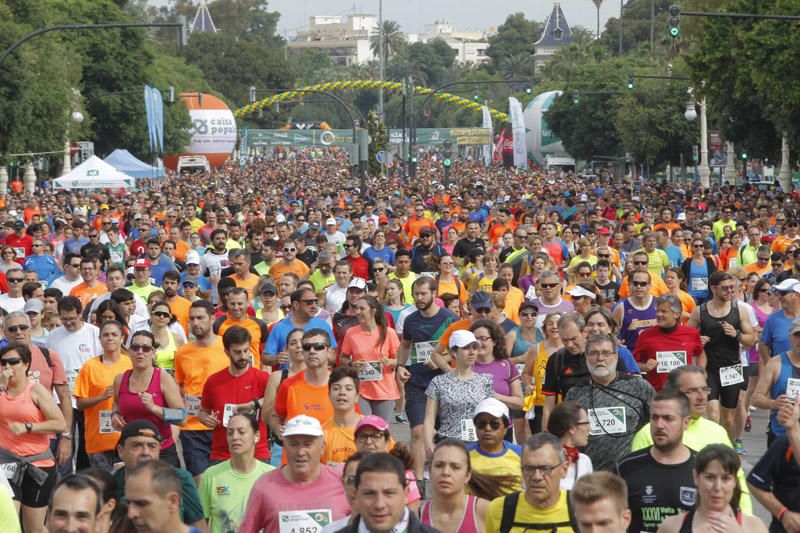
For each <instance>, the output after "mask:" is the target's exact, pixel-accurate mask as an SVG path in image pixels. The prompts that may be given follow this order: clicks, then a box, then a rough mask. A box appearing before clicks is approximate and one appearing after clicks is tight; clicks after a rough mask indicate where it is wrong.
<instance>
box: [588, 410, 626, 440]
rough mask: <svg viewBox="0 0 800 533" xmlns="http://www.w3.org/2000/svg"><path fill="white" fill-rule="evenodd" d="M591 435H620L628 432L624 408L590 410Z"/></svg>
mask: <svg viewBox="0 0 800 533" xmlns="http://www.w3.org/2000/svg"><path fill="white" fill-rule="evenodd" d="M588 413H589V428H590V429H589V435H595V436H597V435H606V434H611V435H619V434H624V433H627V432H628V426H627V421H626V416H625V408H624V407H597V408H595V409H589V410H588Z"/></svg>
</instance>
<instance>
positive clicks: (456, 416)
mask: <svg viewBox="0 0 800 533" xmlns="http://www.w3.org/2000/svg"><path fill="white" fill-rule="evenodd" d="M425 394H426V395H427V396H429V397H430V398H433V399H434V400H436V401H437V402H439V431H437V434H438V435H439V436H440V437H449V438H453V439H460V440H474V439H466V438H464V433H463V432H462V420H469V421H472V415H473V411H475V407H476V406H477V405H478V404H479V403H480V402H481V401H482V400H484V399H486V398H490V397H492V396H493V392H492V377H491V376H489V375H488V374H473V376H472V378H471V379H459V378H457V377H456V376H455V372H448V373H447V374H441V375H438V376H436V377H434V378H433V380H431V384H430V385H428V388H427V389H426V390H425Z"/></svg>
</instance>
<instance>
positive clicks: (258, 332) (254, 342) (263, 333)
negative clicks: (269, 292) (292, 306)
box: [216, 315, 269, 366]
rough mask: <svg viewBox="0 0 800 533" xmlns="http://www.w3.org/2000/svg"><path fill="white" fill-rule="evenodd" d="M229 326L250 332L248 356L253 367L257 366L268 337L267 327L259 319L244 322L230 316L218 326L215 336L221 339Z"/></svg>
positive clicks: (248, 319)
mask: <svg viewBox="0 0 800 533" xmlns="http://www.w3.org/2000/svg"><path fill="white" fill-rule="evenodd" d="M217 320H219V319H217ZM217 323H219V322H217ZM231 326H239V327H242V328H244V329H246V330H247V331H249V332H250V354H251V355H252V356H253V365H254V366H258V365H259V364H260V361H261V353H262V352H263V351H264V346H265V345H266V344H267V335H269V333H268V331H267V325H266V324H265V323H264V322H263V321H262V320H259V319H253V318H250V317H246V318H245V319H244V320H234V319H233V318H231V317H230V315H227V316H226V318H225V320H224V321H223V322H222V323H221V324H220V325H219V331H217V332H216V334H217V335H219V337H220V338H222V336H223V335H224V334H225V332H226V331H227V330H228V328H230V327H231Z"/></svg>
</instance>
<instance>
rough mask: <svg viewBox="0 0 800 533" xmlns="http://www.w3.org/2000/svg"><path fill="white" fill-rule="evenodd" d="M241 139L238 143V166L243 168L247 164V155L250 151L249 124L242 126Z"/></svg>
mask: <svg viewBox="0 0 800 533" xmlns="http://www.w3.org/2000/svg"><path fill="white" fill-rule="evenodd" d="M241 133H242V140H241V142H240V143H239V168H240V169H242V170H243V169H244V167H245V165H246V164H247V156H248V153H249V152H250V126H248V125H247V124H245V125H244V126H242V132H241Z"/></svg>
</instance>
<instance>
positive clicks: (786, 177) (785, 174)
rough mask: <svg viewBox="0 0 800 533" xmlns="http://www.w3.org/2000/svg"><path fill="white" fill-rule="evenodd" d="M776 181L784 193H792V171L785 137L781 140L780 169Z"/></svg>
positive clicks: (787, 141) (787, 142) (787, 140)
mask: <svg viewBox="0 0 800 533" xmlns="http://www.w3.org/2000/svg"><path fill="white" fill-rule="evenodd" d="M778 181H779V182H780V184H781V190H782V191H783V192H784V193H790V192H792V169H791V167H790V166H789V139H787V138H786V135H784V136H783V138H782V139H781V169H780V171H779V172H778Z"/></svg>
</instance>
